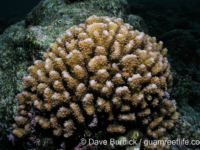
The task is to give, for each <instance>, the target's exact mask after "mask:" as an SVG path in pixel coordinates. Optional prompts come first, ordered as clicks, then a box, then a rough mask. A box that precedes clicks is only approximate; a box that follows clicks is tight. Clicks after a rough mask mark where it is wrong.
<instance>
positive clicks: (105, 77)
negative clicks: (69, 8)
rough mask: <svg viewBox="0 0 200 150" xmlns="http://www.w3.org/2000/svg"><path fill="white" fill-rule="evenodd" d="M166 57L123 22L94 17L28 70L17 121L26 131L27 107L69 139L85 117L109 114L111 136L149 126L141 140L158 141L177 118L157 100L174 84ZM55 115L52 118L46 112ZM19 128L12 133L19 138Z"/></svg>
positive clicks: (167, 102)
mask: <svg viewBox="0 0 200 150" xmlns="http://www.w3.org/2000/svg"><path fill="white" fill-rule="evenodd" d="M166 53H167V49H163V42H161V41H160V42H159V43H156V38H155V37H150V36H149V35H146V34H145V33H143V32H139V31H137V30H133V27H132V26H131V25H129V24H126V23H124V22H123V20H122V19H120V18H117V19H116V18H109V17H97V16H91V17H89V18H88V19H87V20H86V21H85V23H84V24H80V25H79V26H73V27H71V28H70V29H68V30H67V31H66V32H65V33H64V34H63V36H62V37H61V38H58V39H57V40H56V41H55V42H54V43H52V44H50V46H49V48H48V49H47V52H46V53H45V54H44V55H43V58H44V63H43V62H42V61H39V60H37V61H35V63H34V65H33V66H31V67H29V69H28V71H29V75H28V76H27V77H24V78H23V87H24V88H25V90H26V91H27V92H23V93H22V94H18V95H17V99H18V101H19V103H20V105H19V106H18V108H17V110H18V111H21V115H22V116H19V115H18V116H16V117H15V120H16V122H17V124H18V125H20V126H25V125H26V123H27V122H28V120H27V119H26V113H23V111H22V110H26V108H27V107H32V108H34V110H37V112H38V114H37V113H36V117H35V120H36V122H37V123H38V124H39V125H40V126H41V127H42V128H44V129H47V128H50V127H52V128H53V130H52V133H53V134H54V135H55V136H60V135H62V134H63V136H64V137H65V138H68V137H70V136H72V135H73V133H74V130H75V129H77V130H78V128H81V127H82V128H83V127H84V126H85V125H86V126H87V125H88V124H89V123H90V122H89V121H88V120H90V119H86V118H92V115H94V114H97V116H98V115H100V114H106V115H103V117H104V120H108V121H107V122H106V124H107V129H105V130H107V131H108V132H110V133H124V132H126V131H127V129H129V127H128V126H127V124H126V122H130V123H132V122H133V123H136V124H140V125H143V124H145V126H147V132H145V131H143V132H144V133H143V134H144V135H147V136H149V137H150V138H155V139H160V138H162V137H163V134H164V132H165V130H166V129H165V128H167V129H171V128H172V127H173V120H175V119H177V116H178V115H177V113H176V112H175V111H176V108H175V106H174V105H173V103H172V102H171V101H170V100H167V99H164V100H160V97H163V96H164V91H165V90H167V86H168V84H169V87H170V88H169V91H170V89H171V87H172V76H171V75H170V64H169V63H168V61H167V58H166V57H165V56H166ZM158 105H159V107H158ZM52 110H53V111H54V112H55V113H56V114H52V115H45V114H50V113H51V111H52ZM19 114H20V113H19ZM42 115H44V116H42ZM67 117H70V120H69V119H68V118H67ZM150 118H153V119H150ZM74 122H76V123H74ZM77 124H79V125H78V127H77ZM22 130H23V129H21V128H16V129H15V130H13V134H15V135H16V136H18V137H22V136H23V132H22ZM28 131H29V130H28V125H27V126H26V132H28Z"/></svg>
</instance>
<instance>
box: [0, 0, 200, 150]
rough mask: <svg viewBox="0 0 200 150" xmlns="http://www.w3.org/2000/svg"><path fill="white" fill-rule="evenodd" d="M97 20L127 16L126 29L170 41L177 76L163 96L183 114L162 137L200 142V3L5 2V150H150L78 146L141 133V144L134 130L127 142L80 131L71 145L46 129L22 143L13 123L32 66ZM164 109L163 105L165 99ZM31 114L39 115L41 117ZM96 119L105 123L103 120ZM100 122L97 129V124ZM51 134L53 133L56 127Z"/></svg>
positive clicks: (1, 6) (1, 118)
mask: <svg viewBox="0 0 200 150" xmlns="http://www.w3.org/2000/svg"><path fill="white" fill-rule="evenodd" d="M91 15H96V16H99V17H100V16H109V17H116V18H122V19H123V20H124V22H125V23H129V24H130V25H132V26H133V29H134V30H138V31H139V32H144V33H145V34H148V35H149V36H151V37H156V39H157V42H159V41H162V42H163V43H164V46H163V47H164V48H167V49H168V53H167V56H166V57H167V59H168V61H169V63H170V65H171V68H170V71H171V73H170V74H171V75H172V76H173V86H172V91H170V92H169V93H170V97H169V95H165V98H167V99H169V100H170V101H171V102H174V103H176V104H174V106H175V107H176V112H178V113H179V117H178V119H176V120H174V123H173V128H172V129H170V130H167V132H165V134H164V136H165V137H167V138H168V139H171V140H173V139H187V140H189V141H192V140H197V141H199V140H200V1H198V0H173V1H172V0H110V1H107V0H18V1H11V0H9V1H0V88H1V89H0V149H2V150H6V149H8V150H17V149H25V150H26V149H36V150H40V149H41V150H42V149H49V150H55V149H63V150H64V149H66V150H68V149H75V150H81V149H127V150H131V149H141V150H142V149H145V147H144V146H143V145H136V146H132V147H130V146H119V145H118V146H117V145H116V146H113V145H112V146H110V145H108V146H105V145H104V146H87V145H86V146H84V147H81V146H80V145H79V144H80V143H79V142H80V139H81V138H82V137H83V135H84V134H88V135H87V136H88V137H90V136H91V137H93V138H96V139H101V140H102V139H104V138H107V137H109V136H111V137H114V138H116V139H117V138H125V137H128V136H130V134H133V135H134V136H135V134H138V135H139V136H138V137H134V138H135V139H136V140H139V139H140V138H141V137H145V135H143V134H141V133H140V132H139V131H138V130H139V129H137V130H135V129H134V131H131V132H130V133H129V134H126V135H124V134H122V137H118V135H115V134H114V135H113V134H111V135H110V134H109V133H107V132H104V130H103V129H102V128H101V129H99V130H97V129H96V128H94V129H93V128H92V129H91V130H89V129H85V131H83V132H86V131H87V133H83V132H82V131H81V133H80V135H79V134H78V133H76V134H75V135H74V137H72V138H71V139H70V142H71V145H70V144H69V142H66V141H67V140H66V141H65V140H64V141H63V139H62V138H57V137H56V136H54V135H53V134H52V135H50V134H47V133H45V132H44V133H43V132H40V131H42V130H41V129H40V128H38V127H37V129H36V131H34V134H32V136H29V135H23V136H22V138H19V137H17V136H16V135H14V134H13V130H14V129H13V128H15V127H13V124H14V123H15V122H16V119H15V117H16V116H17V115H16V112H17V111H18V109H19V108H18V107H19V106H20V104H19V102H18V101H19V98H18V99H17V98H16V95H17V94H19V93H21V92H23V91H24V87H23V86H22V82H23V79H24V78H23V76H28V75H29V73H30V72H28V68H29V67H30V66H31V65H33V63H34V61H36V60H42V59H43V58H44V56H43V55H44V54H45V51H46V50H47V49H48V48H49V45H50V44H51V43H53V42H55V40H56V39H57V38H59V37H61V36H62V35H63V33H65V31H66V30H67V29H69V28H70V27H72V26H73V25H79V24H80V23H84V22H85V20H86V19H87V18H88V17H89V16H91ZM167 84H168V85H169V83H167ZM168 88H169V86H168ZM163 97H164V96H163ZM160 103H162V102H161V101H159V104H160ZM158 106H159V105H158ZM152 109H154V108H152ZM30 111H31V110H30ZM31 113H32V116H34V113H35V112H31ZM44 116H45V115H44ZM95 117H96V116H95ZM95 117H94V118H93V120H92V123H94V120H95V119H96V118H95ZM98 117H99V118H98ZM27 118H28V117H27ZM97 118H98V119H99V120H101V119H100V116H97ZM90 119H91V118H90ZM29 120H30V117H29ZM138 120H139V119H138ZM96 121H97V124H98V120H96ZM99 122H100V121H99ZM105 122H106V121H105ZM106 123H107V122H106ZM106 123H105V124H106ZM94 124H95V123H94ZM94 126H96V124H95V125H94ZM97 127H98V126H97ZM130 129H131V127H130ZM31 130H32V129H31ZM143 130H145V129H143ZM48 131H50V132H52V131H51V129H48ZM48 131H47V132H48ZM97 131H98V132H97ZM87 136H86V137H87ZM73 140H74V141H73ZM146 149H148V148H146ZM149 149H167V148H158V147H156V148H149ZM170 149H171V150H183V149H186V150H199V149H200V142H199V144H198V143H197V144H196V145H184V144H180V145H178V144H177V145H172V146H171V147H170Z"/></svg>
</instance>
